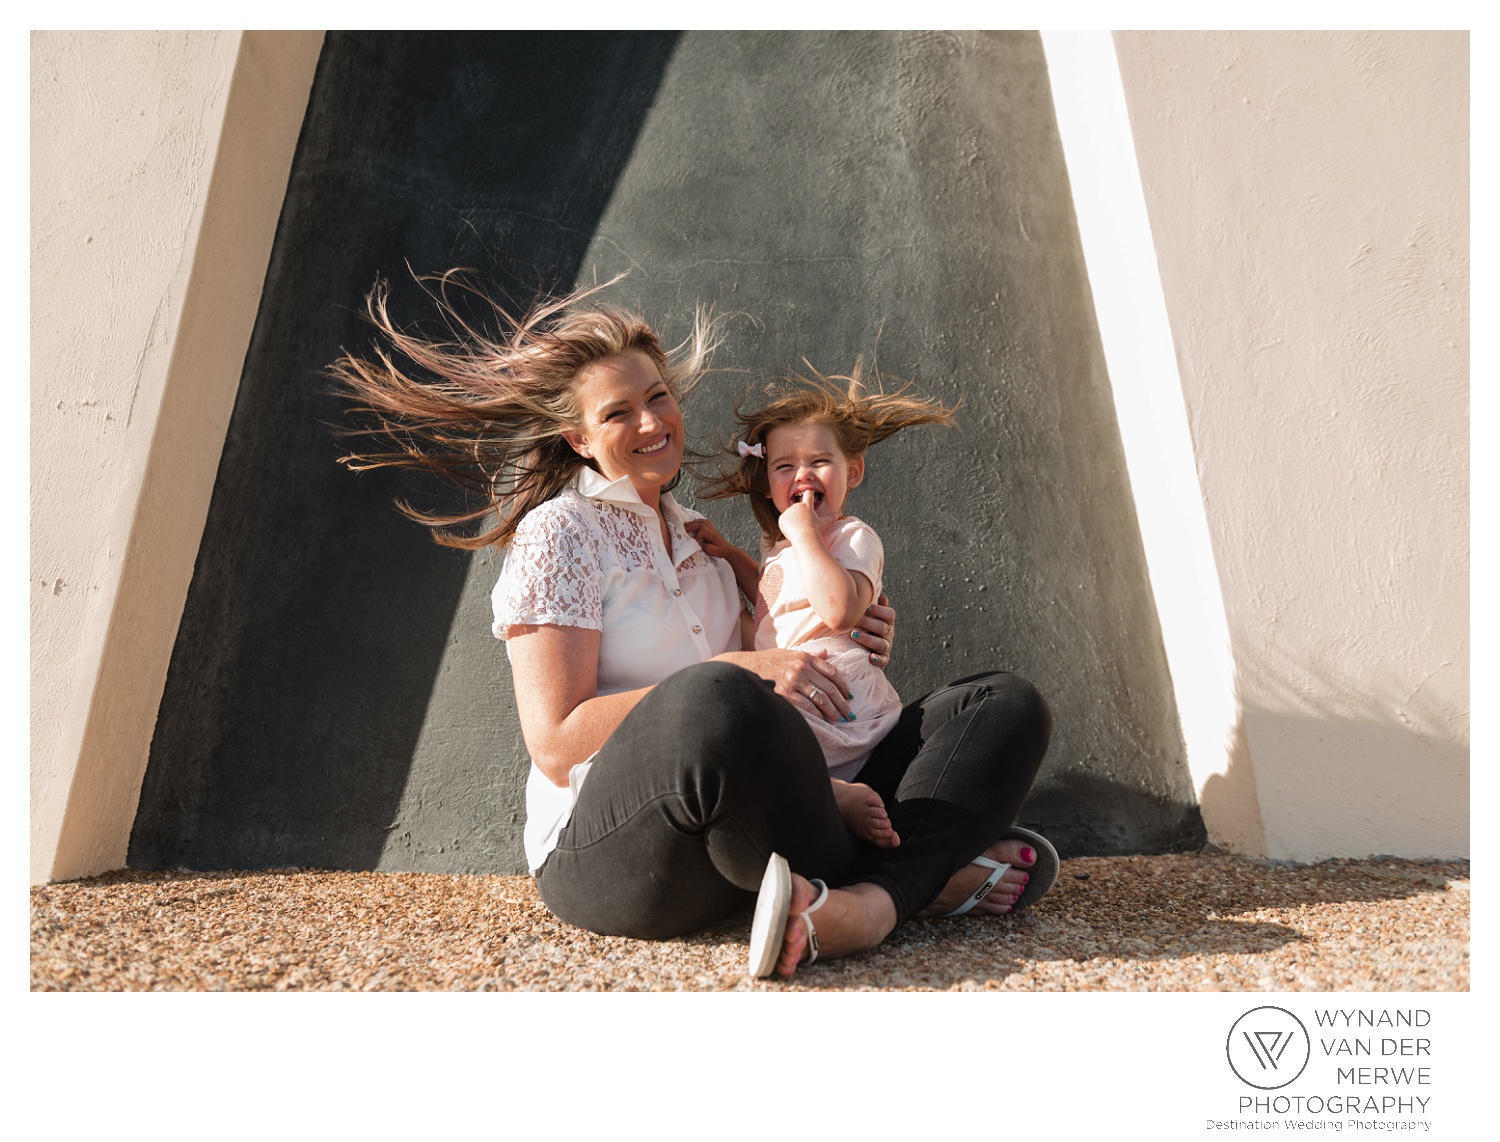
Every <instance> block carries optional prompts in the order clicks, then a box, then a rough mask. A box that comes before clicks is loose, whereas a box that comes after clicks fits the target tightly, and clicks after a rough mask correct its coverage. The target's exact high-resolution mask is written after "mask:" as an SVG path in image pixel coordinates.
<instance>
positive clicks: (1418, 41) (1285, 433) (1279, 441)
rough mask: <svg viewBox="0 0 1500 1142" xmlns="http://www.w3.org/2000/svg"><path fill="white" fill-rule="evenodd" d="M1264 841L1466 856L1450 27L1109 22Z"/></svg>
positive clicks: (1463, 487)
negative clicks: (1225, 28) (1123, 28)
mask: <svg viewBox="0 0 1500 1142" xmlns="http://www.w3.org/2000/svg"><path fill="white" fill-rule="evenodd" d="M1115 44H1116V48H1117V52H1118V59H1119V66H1120V73H1121V78H1122V80H1123V85H1124V90H1125V95H1126V101H1127V104H1128V107H1129V112H1130V120H1131V125H1132V130H1133V134H1134V140H1135V150H1136V156H1137V159H1138V162H1139V166H1140V172H1141V179H1142V182H1143V185H1144V189H1145V198H1146V206H1147V209H1148V211H1149V215H1150V219H1151V227H1152V231H1153V234H1154V237H1155V247H1156V255H1157V261H1158V266H1159V268H1160V273H1161V281H1162V288H1163V292H1164V295H1165V299H1166V308H1167V312H1168V315H1169V317H1170V321H1171V327H1172V332H1173V337H1174V340H1175V344H1176V351H1177V361H1178V366H1179V369H1180V373H1181V380H1182V388H1183V395H1184V398H1185V401H1186V406H1187V411H1188V421H1189V425H1190V429H1191V433H1192V439H1193V446H1194V450H1195V454H1196V457H1197V468H1198V474H1199V479H1200V484H1201V488H1202V493H1203V498H1204V503H1205V506H1206V513H1207V519H1208V526H1209V533H1210V537H1211V542H1212V546H1213V551H1214V557H1215V561H1216V563H1217V568H1218V577H1219V583H1220V587H1221V589H1222V593H1223V599H1224V611H1225V615H1226V617H1227V622H1228V630H1229V638H1230V645H1231V650H1232V656H1233V662H1234V674H1235V684H1236V689H1237V698H1238V706H1239V718H1238V723H1237V725H1236V726H1235V727H1234V729H1233V731H1232V733H1231V735H1230V738H1229V741H1228V743H1227V745H1228V751H1229V756H1228V765H1227V767H1226V769H1225V772H1224V773H1223V774H1222V775H1217V776H1214V777H1212V778H1210V779H1209V780H1208V781H1206V782H1205V783H1204V786H1203V788H1202V790H1201V799H1202V803H1203V806H1204V813H1205V817H1208V818H1212V817H1213V815H1214V814H1215V812H1216V809H1217V806H1218V804H1219V803H1221V802H1223V803H1240V804H1243V803H1246V802H1247V800H1249V801H1253V802H1254V803H1255V804H1258V806H1259V810H1260V816H1261V829H1262V830H1263V835H1262V836H1261V837H1260V838H1258V840H1259V843H1258V844H1257V843H1255V842H1256V840H1257V838H1255V837H1251V838H1249V842H1250V843H1248V844H1244V845H1242V846H1241V847H1242V848H1244V849H1246V850H1247V851H1251V852H1259V853H1261V854H1263V855H1268V856H1270V857H1273V858H1280V859H1291V860H1316V859H1320V858H1324V857H1330V856H1362V855H1370V854H1391V855H1397V856H1411V857H1417V856H1446V857H1453V856H1467V855H1468V850H1469V800H1468V780H1469V778H1468V773H1469V713H1470V706H1469V576H1468V564H1469V510H1468V489H1469V453H1468V247H1469V231H1468V179H1469V168H1468V120H1469V108H1468V87H1469V71H1468V36H1467V34H1466V33H1462V32H1321V33H1315V32H1251V33H1236V32H1201V33H1200V32H1122V33H1117V34H1116V35H1115Z"/></svg>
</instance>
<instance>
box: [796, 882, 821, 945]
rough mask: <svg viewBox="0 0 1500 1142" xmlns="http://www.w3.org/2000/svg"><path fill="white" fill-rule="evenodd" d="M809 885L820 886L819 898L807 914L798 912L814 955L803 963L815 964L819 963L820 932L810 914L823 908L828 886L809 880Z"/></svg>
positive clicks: (809, 906)
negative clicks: (805, 927)
mask: <svg viewBox="0 0 1500 1142" xmlns="http://www.w3.org/2000/svg"><path fill="white" fill-rule="evenodd" d="M808 883H809V884H816V885H817V886H818V898H817V899H816V900H814V901H813V902H812V903H811V904H809V905H808V906H807V910H806V911H805V912H798V913H797V915H798V916H801V917H802V923H803V924H804V925H806V926H807V946H808V948H810V949H811V950H812V955H811V956H809V957H808V958H807V959H806V960H805V961H803V962H804V963H809V964H815V963H817V962H818V930H817V929H816V928H814V927H813V922H812V916H811V915H810V913H813V912H816V911H817V910H818V909H819V908H821V907H823V901H825V900H827V899H828V885H827V884H826V883H824V882H823V881H821V880H809V881H808Z"/></svg>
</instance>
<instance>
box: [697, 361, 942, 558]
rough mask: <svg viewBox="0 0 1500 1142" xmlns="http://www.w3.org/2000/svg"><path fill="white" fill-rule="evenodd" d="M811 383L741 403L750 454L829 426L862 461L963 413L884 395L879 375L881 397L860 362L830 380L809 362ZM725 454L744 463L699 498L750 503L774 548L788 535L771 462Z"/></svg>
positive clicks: (786, 381)
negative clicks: (792, 428)
mask: <svg viewBox="0 0 1500 1142" xmlns="http://www.w3.org/2000/svg"><path fill="white" fill-rule="evenodd" d="M802 363H803V364H804V365H806V366H807V369H808V375H806V376H803V375H800V374H793V375H791V376H788V377H783V378H781V379H780V380H779V381H775V382H772V384H771V385H769V386H767V388H766V389H765V390H762V394H761V395H762V397H763V398H770V399H769V401H768V403H765V404H762V405H760V407H758V408H755V409H752V410H751V411H749V412H746V411H744V404H745V401H746V400H748V399H749V398H748V397H743V398H741V399H740V400H739V401H738V402H736V404H735V407H734V419H735V423H736V424H737V425H738V426H739V433H740V436H739V438H740V440H742V441H744V443H745V444H747V445H749V446H752V447H753V446H755V445H760V446H761V449H762V452H764V448H765V444H766V439H767V438H768V437H769V436H770V434H771V430H772V429H774V428H781V427H783V426H784V425H789V424H826V425H827V426H828V427H829V428H831V429H832V430H833V434H834V437H835V438H836V439H837V441H838V445H839V449H840V451H842V452H843V453H844V455H845V456H847V457H848V458H849V459H851V460H853V459H855V458H856V457H859V456H863V455H864V454H865V452H866V451H867V450H868V449H869V448H871V447H872V446H873V445H876V444H879V443H880V442H881V441H882V440H886V439H888V438H890V437H892V436H894V435H896V433H898V432H900V431H901V430H902V429H903V428H912V427H914V426H916V425H919V424H944V425H952V424H953V423H954V419H953V413H954V411H955V410H956V409H957V408H958V406H957V405H954V406H953V407H952V408H949V407H947V406H946V405H943V404H942V403H940V402H938V401H934V400H928V399H925V398H923V397H918V396H914V395H911V392H912V386H911V385H909V384H905V383H903V384H901V385H899V386H898V387H897V388H896V390H895V391H894V392H890V393H887V392H883V391H882V388H883V386H882V382H881V378H880V374H879V372H878V371H877V372H876V373H875V379H874V391H871V389H870V387H869V386H867V385H866V384H865V381H864V378H863V372H864V370H863V362H861V361H855V363H854V368H853V369H851V370H850V371H849V373H848V374H847V375H846V374H834V375H832V376H824V375H823V374H822V373H820V372H818V371H817V370H816V369H814V368H813V367H812V365H811V364H809V363H808V362H807V360H806V359H804V360H803V362H802ZM725 452H726V453H727V454H728V455H730V456H732V457H737V462H736V463H733V464H732V465H731V466H729V467H722V466H721V467H720V469H719V473H718V475H717V476H716V477H714V478H712V479H710V480H709V481H708V482H707V484H706V485H705V486H704V488H703V489H702V490H701V491H699V492H698V498H699V499H703V500H723V499H729V498H731V497H733V496H748V497H749V499H750V510H751V511H753V512H754V513H755V519H756V522H757V523H759V524H760V530H761V532H762V533H763V534H764V535H765V537H766V540H767V541H768V542H769V543H776V542H778V541H779V540H780V539H781V528H780V527H779V526H778V525H777V522H776V521H777V518H778V516H779V513H778V512H777V510H776V505H775V504H773V503H772V502H771V479H770V473H769V471H768V469H767V467H766V457H765V456H764V455H761V456H756V455H754V454H750V455H744V456H739V455H738V452H739V449H738V447H737V446H736V445H735V444H731V445H729V446H728V447H727V448H726V449H725Z"/></svg>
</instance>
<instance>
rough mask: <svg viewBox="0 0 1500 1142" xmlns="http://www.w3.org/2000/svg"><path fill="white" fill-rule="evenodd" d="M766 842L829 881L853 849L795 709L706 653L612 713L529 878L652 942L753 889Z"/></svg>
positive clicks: (595, 924)
mask: <svg viewBox="0 0 1500 1142" xmlns="http://www.w3.org/2000/svg"><path fill="white" fill-rule="evenodd" d="M772 852H779V853H781V854H782V855H783V856H785V857H786V858H787V859H788V861H790V862H791V864H792V867H793V868H795V869H796V870H797V871H798V872H799V873H802V874H803V875H804V876H810V877H821V878H823V879H825V880H834V879H839V878H842V877H843V876H844V875H845V873H846V871H847V870H848V868H849V867H850V865H851V864H853V862H854V860H855V857H856V855H857V852H858V846H857V845H856V843H855V841H854V839H853V838H852V837H851V836H850V835H849V833H848V832H847V830H846V829H845V828H844V826H843V823H842V821H841V820H840V819H839V814H838V808H837V806H836V804H835V803H834V799H833V790H832V786H831V785H830V783H829V780H828V770H827V767H826V766H825V764H824V762H823V755H822V751H821V749H820V748H819V747H818V743H817V739H816V738H814V737H813V735H812V731H811V730H809V729H808V727H807V724H806V722H805V721H804V720H803V718H802V715H801V714H799V713H798V712H797V710H796V709H795V708H793V706H792V705H791V703H789V702H787V701H786V700H785V699H783V698H780V697H778V696H777V695H776V694H775V692H774V691H773V690H772V688H771V684H770V683H769V682H764V681H762V680H761V679H759V678H757V677H756V676H755V675H753V674H751V673H750V672H749V671H747V670H742V669H740V668H739V667H737V666H730V665H728V664H725V663H714V662H711V663H704V664H702V665H700V666H693V667H689V668H688V669H686V670H682V671H679V672H678V673H676V674H674V675H672V676H671V677H670V678H668V679H666V680H665V681H663V682H662V683H660V684H659V685H658V686H656V687H655V688H654V689H653V690H652V691H651V693H650V694H648V695H646V697H645V698H644V699H642V700H641V702H640V703H639V704H638V705H637V706H636V707H635V709H634V710H632V711H631V712H630V714H629V715H628V716H627V717H626V718H625V720H624V721H623V722H621V723H620V726H619V728H617V729H616V730H615V732H614V733H613V734H612V735H611V736H610V739H609V741H608V742H606V743H605V745H604V748H603V749H601V750H600V751H599V754H598V756H597V757H595V758H594V764H593V768H592V769H590V771H589V776H588V779H587V780H586V781H585V782H584V785H583V789H582V790H581V791H580V793H579V797H578V803H577V804H576V805H575V806H574V807H573V816H572V819H571V820H570V821H569V823H568V824H567V826H566V827H565V828H564V829H563V831H562V834H561V836H560V837H559V840H558V845H557V848H556V849H555V850H554V851H553V852H552V854H551V855H550V856H548V858H547V860H546V861H545V863H543V865H542V867H541V869H540V870H539V871H538V873H537V883H538V887H539V888H540V890H541V894H542V899H543V900H544V901H545V902H546V904H547V907H549V908H550V909H551V910H552V911H553V912H554V913H555V914H556V915H557V916H559V917H560V918H562V919H564V920H566V921H568V922H569V923H572V924H577V925H578V926H579V927H582V928H587V929H589V930H590V931H594V932H599V933H602V934H604V935H620V936H634V937H637V938H641V939H664V938H667V937H670V936H678V935H682V934H684V933H687V932H694V931H697V930H699V929H701V928H704V927H706V926H708V925H709V924H712V923H714V922H715V921H718V920H720V919H722V918H723V917H724V916H726V915H727V914H729V913H730V912H732V911H734V910H735V909H736V908H737V907H740V906H742V905H744V904H745V903H747V902H749V901H750V900H752V899H753V898H754V893H755V890H756V889H757V888H758V887H759V885H760V881H761V877H762V875H764V873H765V870H766V862H767V861H768V860H769V859H770V855H771V853H772Z"/></svg>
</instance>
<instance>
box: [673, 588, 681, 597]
mask: <svg viewBox="0 0 1500 1142" xmlns="http://www.w3.org/2000/svg"><path fill="white" fill-rule="evenodd" d="M672 594H674V595H680V594H682V588H681V587H678V588H677V589H676V590H675V591H673V592H672Z"/></svg>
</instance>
